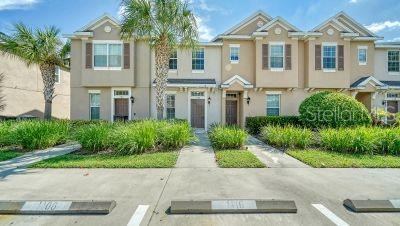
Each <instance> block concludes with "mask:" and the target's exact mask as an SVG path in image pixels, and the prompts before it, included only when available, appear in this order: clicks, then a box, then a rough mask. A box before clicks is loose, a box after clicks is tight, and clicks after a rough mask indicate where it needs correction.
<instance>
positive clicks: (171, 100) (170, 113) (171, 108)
mask: <svg viewBox="0 0 400 226" xmlns="http://www.w3.org/2000/svg"><path fill="white" fill-rule="evenodd" d="M166 111H167V112H166V113H167V119H174V118H175V95H174V94H168V95H167V108H166Z"/></svg>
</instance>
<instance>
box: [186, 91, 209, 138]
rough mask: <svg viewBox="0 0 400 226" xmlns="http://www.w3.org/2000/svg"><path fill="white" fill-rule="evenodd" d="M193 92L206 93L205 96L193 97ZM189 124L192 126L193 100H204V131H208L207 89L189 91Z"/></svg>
mask: <svg viewBox="0 0 400 226" xmlns="http://www.w3.org/2000/svg"><path fill="white" fill-rule="evenodd" d="M192 92H204V96H192ZM187 95H188V103H189V104H188V122H189V125H191V124H192V122H191V110H192V109H191V105H192V104H191V100H192V99H204V129H205V130H206V131H207V129H208V103H207V102H206V101H207V100H208V92H207V89H188V91H187Z"/></svg>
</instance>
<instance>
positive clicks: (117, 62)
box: [93, 43, 122, 68]
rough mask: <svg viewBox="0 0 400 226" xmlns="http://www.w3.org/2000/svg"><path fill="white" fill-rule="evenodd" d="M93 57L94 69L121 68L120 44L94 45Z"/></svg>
mask: <svg viewBox="0 0 400 226" xmlns="http://www.w3.org/2000/svg"><path fill="white" fill-rule="evenodd" d="M93 55H94V67H95V68H121V67H122V44H115V43H112V44H109V43H95V44H94V50H93Z"/></svg>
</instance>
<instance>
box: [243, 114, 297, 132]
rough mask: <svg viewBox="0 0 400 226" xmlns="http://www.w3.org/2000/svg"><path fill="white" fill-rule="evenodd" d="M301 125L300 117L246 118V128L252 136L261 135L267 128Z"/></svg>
mask: <svg viewBox="0 0 400 226" xmlns="http://www.w3.org/2000/svg"><path fill="white" fill-rule="evenodd" d="M286 125H293V126H298V125H301V122H300V118H299V117H298V116H257V117H247V118H246V128H247V130H248V131H249V133H250V134H259V133H260V132H261V129H262V128H263V127H265V126H286Z"/></svg>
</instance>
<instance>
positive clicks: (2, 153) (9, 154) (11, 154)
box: [0, 149, 23, 162]
mask: <svg viewBox="0 0 400 226" xmlns="http://www.w3.org/2000/svg"><path fill="white" fill-rule="evenodd" d="M21 155H23V153H21V152H17V151H10V150H6V149H0V162H1V161H6V160H9V159H12V158H16V157H18V156H21Z"/></svg>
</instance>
